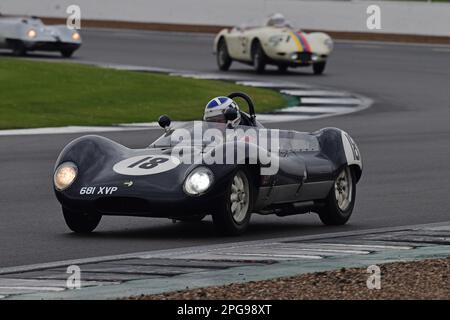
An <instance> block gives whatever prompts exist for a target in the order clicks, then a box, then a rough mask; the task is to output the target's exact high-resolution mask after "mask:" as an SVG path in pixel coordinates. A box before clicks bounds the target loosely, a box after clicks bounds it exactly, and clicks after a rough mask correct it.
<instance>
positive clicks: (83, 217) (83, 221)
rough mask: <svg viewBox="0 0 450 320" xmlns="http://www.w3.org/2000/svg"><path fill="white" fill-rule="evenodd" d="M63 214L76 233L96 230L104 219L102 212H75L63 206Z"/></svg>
mask: <svg viewBox="0 0 450 320" xmlns="http://www.w3.org/2000/svg"><path fill="white" fill-rule="evenodd" d="M63 215H64V220H65V221H66V224H67V226H68V227H69V229H70V230H72V231H73V232H76V233H90V232H92V231H94V229H95V228H97V226H98V224H99V223H100V220H101V219H102V216H101V215H100V214H92V213H82V212H75V211H71V210H68V209H66V208H63Z"/></svg>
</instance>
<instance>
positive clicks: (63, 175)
mask: <svg viewBox="0 0 450 320" xmlns="http://www.w3.org/2000/svg"><path fill="white" fill-rule="evenodd" d="M77 174H78V169H77V166H76V165H75V163H73V162H64V163H61V164H60V165H59V166H58V168H56V171H55V175H54V177H53V182H54V184H55V188H56V190H58V191H63V190H65V189H67V188H68V187H70V186H71V185H72V183H73V182H74V181H75V178H76V177H77Z"/></svg>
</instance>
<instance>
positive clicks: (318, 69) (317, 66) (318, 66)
mask: <svg viewBox="0 0 450 320" xmlns="http://www.w3.org/2000/svg"><path fill="white" fill-rule="evenodd" d="M326 64H327V63H326V62H325V61H323V62H317V63H314V64H313V71H314V74H322V73H323V72H324V71H325V66H326Z"/></svg>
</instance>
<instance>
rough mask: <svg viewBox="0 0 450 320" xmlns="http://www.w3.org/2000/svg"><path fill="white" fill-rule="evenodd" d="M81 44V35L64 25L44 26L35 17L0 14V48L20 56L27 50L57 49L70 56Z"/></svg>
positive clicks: (65, 55)
mask: <svg viewBox="0 0 450 320" xmlns="http://www.w3.org/2000/svg"><path fill="white" fill-rule="evenodd" d="M80 46H81V36H80V34H79V33H78V31H76V30H71V29H69V28H67V27H66V26H65V25H52V26H46V25H45V24H44V23H43V22H42V20H41V19H39V18H36V17H10V16H2V15H1V14H0V48H6V49H11V50H12V51H13V53H14V55H17V56H22V55H25V54H26V53H27V52H28V51H59V52H61V55H62V56H63V57H70V56H72V54H73V53H74V52H75V50H77V49H78V48H79V47H80Z"/></svg>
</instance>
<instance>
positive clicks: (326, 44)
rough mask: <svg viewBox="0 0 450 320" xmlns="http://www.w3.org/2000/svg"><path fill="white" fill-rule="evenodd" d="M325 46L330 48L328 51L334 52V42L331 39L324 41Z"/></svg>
mask: <svg viewBox="0 0 450 320" xmlns="http://www.w3.org/2000/svg"><path fill="white" fill-rule="evenodd" d="M324 44H325V46H326V47H327V48H328V50H330V51H331V50H333V40H331V39H330V38H327V39H325V41H324Z"/></svg>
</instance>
